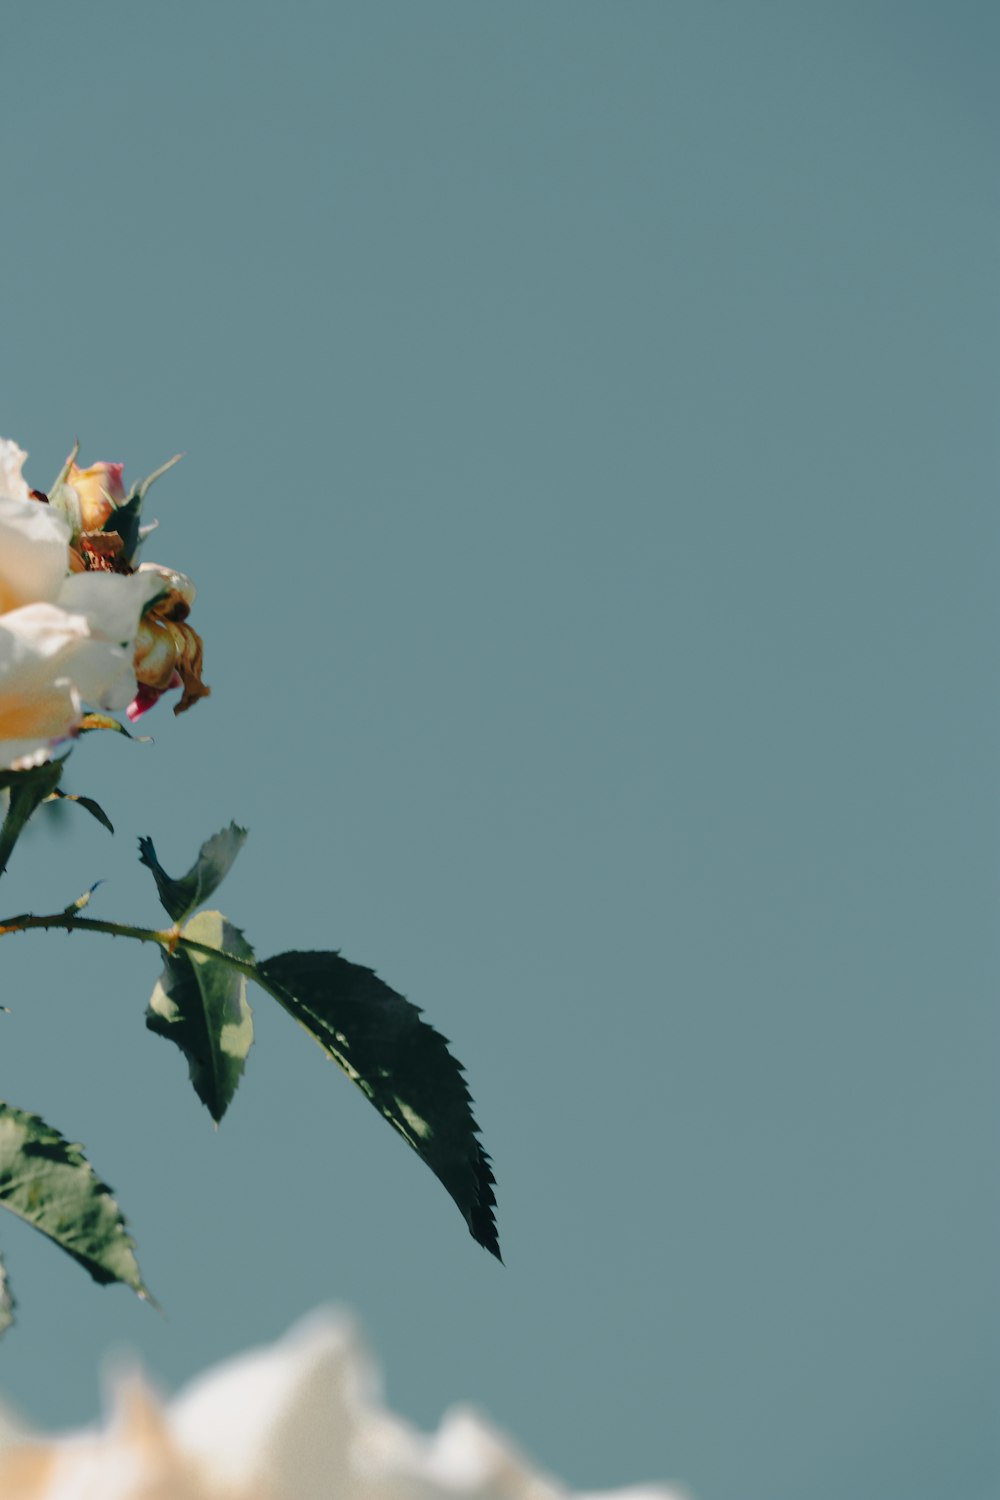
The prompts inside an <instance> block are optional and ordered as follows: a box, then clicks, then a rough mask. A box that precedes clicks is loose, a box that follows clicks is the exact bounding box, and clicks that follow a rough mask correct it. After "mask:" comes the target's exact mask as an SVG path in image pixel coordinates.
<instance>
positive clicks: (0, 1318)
mask: <svg viewBox="0 0 1000 1500" xmlns="http://www.w3.org/2000/svg"><path fill="white" fill-rule="evenodd" d="M16 1305H17V1304H16V1303H15V1301H14V1296H13V1293H12V1292H11V1289H10V1280H9V1278H8V1276H7V1267H6V1266H5V1265H4V1263H3V1261H2V1260H0V1334H3V1333H6V1332H7V1329H8V1328H9V1327H10V1325H11V1324H12V1323H13V1321H14V1308H15V1306H16Z"/></svg>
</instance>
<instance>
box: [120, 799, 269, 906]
mask: <svg viewBox="0 0 1000 1500" xmlns="http://www.w3.org/2000/svg"><path fill="white" fill-rule="evenodd" d="M246 836H247V831H246V829H245V828H239V827H237V825H236V824H235V823H230V825H229V827H228V828H223V829H222V830H221V832H219V833H215V834H213V835H212V837H211V838H210V839H209V840H208V841H207V842H206V843H204V844H202V846H201V850H200V852H199V854H198V858H197V859H196V860H195V862H194V864H193V865H192V866H191V868H190V870H188V872H187V874H186V875H182V876H181V878H180V879H179V880H172V879H171V878H170V876H169V875H168V874H167V872H166V871H165V870H164V869H163V867H162V865H161V864H160V863H159V861H158V860H157V858H156V850H155V849H154V848H153V841H152V839H149V838H144V839H140V840H139V859H140V861H141V863H142V864H144V865H146V867H147V868H148V869H150V870H152V872H153V879H154V880H155V881H156V888H157V890H158V891H159V893H160V903H161V905H162V906H163V908H164V910H165V911H166V912H167V914H168V916H170V917H172V918H173V920H174V921H175V922H183V920H184V918H185V917H187V916H190V914H191V913H192V912H193V911H194V909H195V907H196V906H201V904H202V902H204V901H207V900H208V898H209V896H211V895H212V893H213V891H215V890H216V888H217V887H218V886H219V885H221V884H222V881H223V880H224V879H225V877H226V876H227V875H228V873H229V871H230V869H231V868H232V864H233V861H234V859H235V858H236V856H237V854H239V852H240V850H241V849H242V848H243V845H244V843H245V842H246Z"/></svg>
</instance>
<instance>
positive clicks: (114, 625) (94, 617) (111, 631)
mask: <svg viewBox="0 0 1000 1500" xmlns="http://www.w3.org/2000/svg"><path fill="white" fill-rule="evenodd" d="M162 587H163V584H162V579H159V578H158V577H157V576H156V575H155V574H152V573H131V574H129V575H128V576H125V575H123V574H120V573H73V574H71V576H70V577H69V578H65V579H63V581H62V584H61V587H60V589H59V593H58V600H57V602H58V603H59V604H60V605H61V606H62V607H63V609H67V610H70V611H71V612H72V613H73V614H77V615H83V616H84V617H85V618H86V620H87V623H88V624H89V626H90V634H91V636H92V637H93V638H94V640H98V641H114V642H116V643H117V644H118V645H121V646H132V645H134V644H135V633H136V630H137V629H138V628H139V617H140V615H141V614H142V611H143V609H144V608H145V606H146V605H147V604H148V603H149V601H150V600H151V599H155V598H156V596H157V594H159V593H161V592H162Z"/></svg>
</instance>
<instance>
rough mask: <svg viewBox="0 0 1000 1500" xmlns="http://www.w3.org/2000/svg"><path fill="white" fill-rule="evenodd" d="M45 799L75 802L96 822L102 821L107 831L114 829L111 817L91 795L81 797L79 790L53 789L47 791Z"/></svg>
mask: <svg viewBox="0 0 1000 1500" xmlns="http://www.w3.org/2000/svg"><path fill="white" fill-rule="evenodd" d="M46 800H47V801H49V800H54V801H58V802H77V803H79V805H80V806H81V807H84V808H86V810H87V812H89V813H90V816H91V817H92V818H96V819H97V821H98V823H103V825H104V827H105V828H106V829H107V830H108V832H109V833H114V831H115V825H114V824H113V823H112V821H111V819H110V818H109V817H108V815H107V813H106V812H105V811H104V808H103V807H102V806H101V804H100V803H99V802H95V801H94V799H93V797H83V796H81V795H80V794H79V792H60V791H54V792H50V793H49V796H48V798H46Z"/></svg>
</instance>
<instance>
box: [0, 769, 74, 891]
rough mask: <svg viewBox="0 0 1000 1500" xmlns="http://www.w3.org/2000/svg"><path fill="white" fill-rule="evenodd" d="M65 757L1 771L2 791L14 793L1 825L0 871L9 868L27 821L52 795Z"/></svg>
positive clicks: (0, 782) (11, 795)
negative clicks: (24, 768)
mask: <svg viewBox="0 0 1000 1500" xmlns="http://www.w3.org/2000/svg"><path fill="white" fill-rule="evenodd" d="M62 770H63V762H62V761H61V760H47V761H46V762H45V764H44V765H41V766H35V767H34V769H33V770H30V771H0V791H3V790H6V791H7V792H9V794H10V800H9V801H8V804H7V816H6V817H5V818H4V820H3V828H2V829H0V875H2V874H3V872H4V871H5V870H6V868H7V864H8V862H9V860H10V856H11V853H12V852H13V849H14V845H15V844H16V843H17V841H18V839H19V838H20V836H21V834H22V833H23V832H24V825H25V824H26V823H27V821H28V819H29V818H30V817H31V814H32V813H33V812H34V811H35V809H36V808H37V807H38V805H39V803H41V802H44V801H45V799H46V797H51V795H52V793H53V792H54V791H55V789H56V787H57V786H58V784H59V778H60V776H61V775H62Z"/></svg>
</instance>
